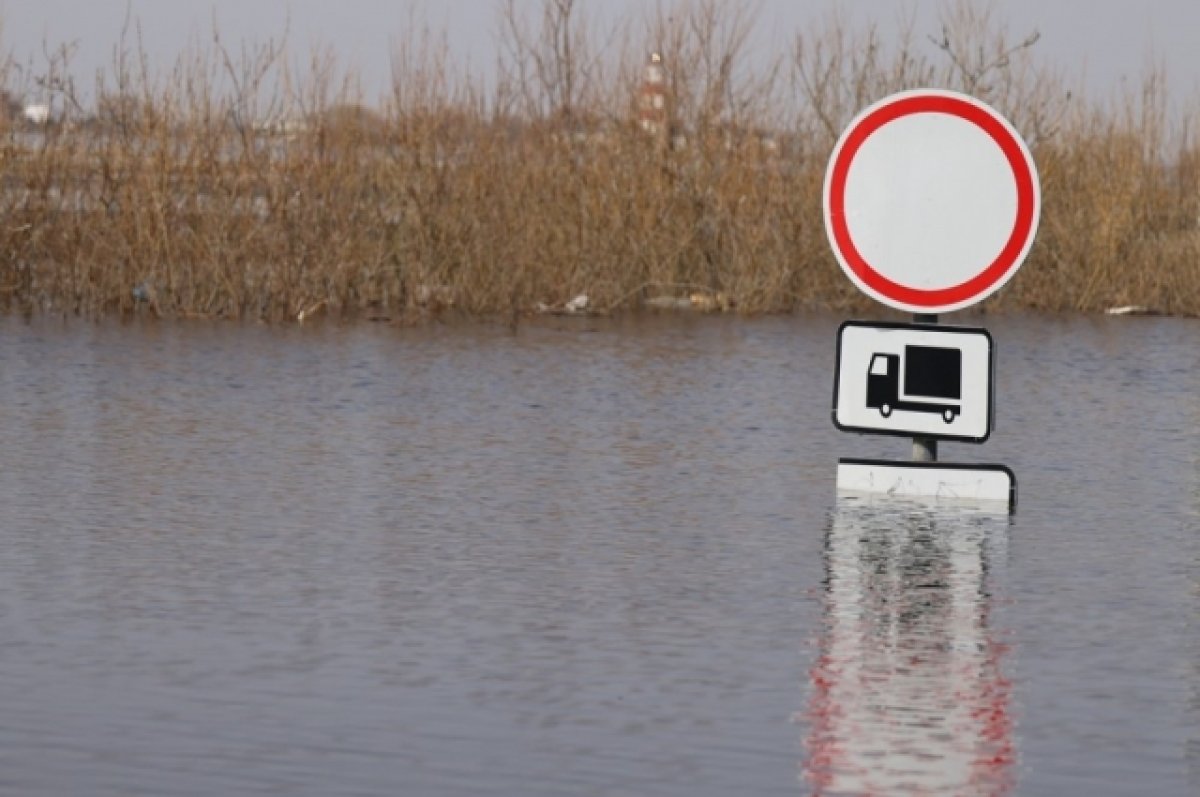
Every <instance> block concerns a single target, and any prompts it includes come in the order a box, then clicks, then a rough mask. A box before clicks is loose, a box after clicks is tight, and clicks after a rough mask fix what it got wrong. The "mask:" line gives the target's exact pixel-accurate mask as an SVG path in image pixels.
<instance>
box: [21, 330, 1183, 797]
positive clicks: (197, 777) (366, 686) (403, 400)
mask: <svg viewBox="0 0 1200 797" xmlns="http://www.w3.org/2000/svg"><path fill="white" fill-rule="evenodd" d="M841 320H842V319H840V318H836V317H832V316H811V317H808V316H798V317H786V318H768V319H759V320H750V319H739V318H725V317H720V318H710V317H677V316H670V317H667V316H659V317H646V318H639V319H625V320H610V319H593V318H564V319H552V320H547V321H544V322H537V323H530V324H524V325H522V326H521V327H520V328H518V329H517V330H516V331H515V332H513V331H512V330H509V329H508V328H506V327H503V326H491V325H487V324H469V325H468V324H462V325H436V324H434V325H428V326H422V327H418V328H410V329H398V328H394V327H384V326H374V325H353V326H339V325H336V324H332V323H326V324H322V325H318V326H312V327H303V328H301V327H265V326H254V325H239V324H233V323H229V324H212V325H209V324H165V323H164V324H154V323H147V324H142V323H136V324H124V325H122V324H92V323H87V322H82V321H71V322H68V323H62V322H57V321H47V320H43V321H37V322H35V323H31V324H27V323H23V322H21V321H19V320H13V319H9V320H7V321H4V322H0V454H2V459H0V794H4V795H10V794H11V795H43V794H44V795H75V794H79V795H141V794H146V795H232V794H239V795H241V794H288V795H689V796H691V797H695V796H697V795H733V794H753V795H803V794H812V793H820V794H857V793H873V794H887V793H899V794H906V793H925V794H1003V793H1013V794H1033V795H1043V794H1044V795H1071V794H1081V795H1106V794H1112V795H1128V794H1157V795H1189V794H1196V793H1200V641H1198V640H1200V373H1198V366H1200V322H1197V321H1189V320H1174V319H1162V318H1103V319H1094V318H1075V319H1056V318H1045V317H1037V316H1004V315H1002V316H995V317H993V316H987V317H969V316H964V317H963V318H961V319H958V318H948V319H946V320H947V321H954V322H957V323H968V324H983V325H985V326H986V327H987V328H988V329H989V331H990V332H991V334H992V336H993V338H994V340H995V345H996V348H997V387H996V403H997V425H996V428H995V431H994V432H993V434H992V437H991V439H990V440H989V441H988V442H987V443H986V444H984V445H982V446H973V445H966V444H943V445H942V450H941V456H942V458H943V459H946V460H954V461H986V462H999V463H1003V464H1005V465H1008V466H1009V467H1011V468H1012V469H1013V471H1014V472H1015V473H1016V476H1017V480H1018V484H1019V506H1018V508H1017V511H1016V513H1015V514H1014V515H1012V516H1011V517H1009V516H1007V515H1004V514H993V513H987V512H979V511H977V510H975V509H971V508H962V507H952V506H943V505H928V504H904V503H899V502H888V501H871V500H861V499H852V498H843V499H841V500H838V499H837V497H836V493H835V489H834V472H835V467H836V462H837V458H838V457H839V456H868V457H876V456H881V457H892V458H901V459H903V458H907V457H908V455H909V450H908V449H909V445H908V443H907V441H905V440H903V439H901V438H887V437H877V436H857V435H850V434H845V433H841V432H838V431H837V430H836V429H835V428H834V427H833V425H832V423H831V421H830V398H831V394H832V383H833V370H834V350H835V340H836V330H837V326H838V324H839V323H840V321H841Z"/></svg>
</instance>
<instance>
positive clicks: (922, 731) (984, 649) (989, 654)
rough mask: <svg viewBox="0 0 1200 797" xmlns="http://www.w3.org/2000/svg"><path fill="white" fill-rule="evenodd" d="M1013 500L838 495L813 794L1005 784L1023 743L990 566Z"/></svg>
mask: <svg viewBox="0 0 1200 797" xmlns="http://www.w3.org/2000/svg"><path fill="white" fill-rule="evenodd" d="M1009 522H1010V521H1009V518H1008V516H1007V514H1003V515H1001V514H987V513H982V512H977V511H973V510H971V509H969V508H962V507H954V508H938V507H933V506H921V505H918V504H904V503H900V502H897V501H896V500H894V499H892V500H888V501H887V502H883V501H877V502H872V501H871V500H854V499H851V498H848V497H846V496H842V497H841V498H839V502H838V505H837V507H836V508H835V510H834V512H833V517H832V522H831V524H830V529H829V533H828V535H827V537H826V545H825V565H826V580H825V622H824V627H823V631H822V635H821V639H820V642H819V645H820V649H819V651H818V655H817V658H816V661H815V663H814V665H813V668H812V671H811V672H810V674H809V680H810V683H809V702H808V706H807V710H806V713H805V715H804V716H803V718H802V719H803V720H805V724H806V725H807V727H808V728H809V731H808V735H807V738H806V739H805V760H804V764H803V776H804V778H805V780H806V781H807V782H808V783H809V785H810V786H811V787H812V790H813V792H814V793H815V794H899V793H906V794H913V793H917V794H965V793H969V794H999V793H1005V792H1008V791H1010V790H1011V789H1012V787H1013V778H1014V772H1013V770H1014V764H1015V760H1014V759H1015V757H1016V743H1015V740H1014V737H1013V722H1012V715H1011V707H1010V703H1011V691H1012V690H1011V685H1010V682H1009V680H1008V678H1007V677H1006V676H1005V673H1004V663H1005V659H1006V657H1007V655H1008V654H1009V652H1010V651H1009V650H1008V649H1007V647H1006V645H1004V644H1002V643H1000V642H999V641H997V638H996V637H997V633H996V631H995V629H993V628H992V627H991V607H992V603H993V596H992V594H991V593H990V585H989V583H988V582H989V572H990V571H991V570H992V569H993V568H994V567H995V565H996V564H998V563H1002V561H1003V558H1004V552H1005V545H1006V542H1007V533H1008V526H1009Z"/></svg>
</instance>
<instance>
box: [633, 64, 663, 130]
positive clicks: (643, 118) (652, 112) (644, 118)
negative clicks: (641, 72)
mask: <svg viewBox="0 0 1200 797" xmlns="http://www.w3.org/2000/svg"><path fill="white" fill-rule="evenodd" d="M638 124H640V125H641V126H642V129H643V130H645V131H646V132H647V133H649V134H650V135H652V136H664V135H666V132H667V75H666V72H665V71H664V70H663V65H662V56H661V55H659V54H658V53H651V54H650V60H649V61H648V62H647V63H646V75H645V77H644V79H643V80H642V90H641V93H640V95H639V96H638Z"/></svg>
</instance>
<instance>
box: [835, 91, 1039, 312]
mask: <svg viewBox="0 0 1200 797" xmlns="http://www.w3.org/2000/svg"><path fill="white" fill-rule="evenodd" d="M916 113H944V114H949V115H951V116H957V117H959V118H960V119H965V120H967V121H968V122H971V123H973V124H975V125H976V126H977V127H979V128H980V129H982V130H983V131H984V132H985V133H987V134H988V135H989V136H991V137H992V140H994V141H995V142H996V143H997V144H998V145H999V146H1000V149H1001V151H1003V152H1004V157H1005V158H1006V159H1007V160H1008V164H1009V166H1010V167H1011V168H1012V171H1013V176H1014V177H1015V178H1016V183H1017V218H1016V220H1015V222H1014V223H1013V229H1012V234H1010V235H1009V237H1008V242H1007V243H1005V245H1004V248H1003V249H1001V250H1000V254H999V255H997V256H996V259H995V260H993V261H992V263H991V265H989V266H988V267H987V268H985V269H984V270H983V271H981V272H979V273H978V274H976V275H975V276H974V277H971V278H970V279H968V280H967V281H965V282H962V283H960V284H958V285H953V286H951V287H949V288H937V289H935V290H925V289H922V288H912V287H909V286H907V285H901V284H900V283H898V282H894V281H893V280H890V279H888V278H887V277H885V276H883V275H882V274H880V273H879V272H878V271H876V270H875V269H874V268H872V267H871V264H870V263H868V262H867V261H866V259H865V258H864V257H863V256H862V253H860V252H859V251H858V248H857V247H856V246H855V245H854V241H853V240H852V239H851V238H850V230H849V228H848V227H847V226H846V211H845V201H846V178H847V175H848V174H849V172H850V162H851V161H852V160H853V159H854V156H855V154H857V152H858V150H859V148H860V147H861V146H862V145H863V143H864V142H865V141H866V140H867V139H868V138H869V137H870V136H871V134H873V133H874V132H875V131H876V130H878V129H879V128H881V127H883V126H884V125H886V124H887V123H889V122H893V121H895V120H896V119H899V118H900V117H902V116H909V115H911V114H916ZM1033 224H1034V182H1033V173H1032V171H1031V168H1030V165H1029V163H1028V161H1027V160H1026V155H1025V151H1024V149H1023V148H1022V146H1021V143H1020V142H1019V141H1018V140H1017V139H1016V138H1015V137H1014V136H1013V134H1012V132H1011V131H1009V129H1008V128H1007V127H1006V126H1005V124H1004V123H1003V122H1002V121H1000V120H999V119H997V118H996V117H995V116H993V115H992V114H991V113H989V112H988V111H987V110H986V109H985V108H983V107H980V106H978V105H975V104H973V103H970V102H967V101H966V100H963V99H960V98H958V97H953V96H946V95H942V94H930V95H918V96H915V97H904V98H901V99H898V100H897V101H895V102H892V103H888V104H887V105H883V106H881V107H880V108H877V109H876V110H875V111H873V112H871V113H869V114H867V115H866V116H865V117H863V118H862V119H861V120H860V121H859V123H858V124H857V125H856V126H855V127H854V128H853V129H852V130H851V131H849V133H848V135H847V136H846V138H845V140H844V141H843V142H842V147H841V149H840V150H839V151H838V154H837V157H836V160H835V161H834V163H833V165H832V172H831V179H830V184H829V225H830V228H831V231H832V234H833V238H834V241H835V242H836V243H837V247H838V251H839V252H840V253H841V255H842V258H843V261H844V262H845V264H846V265H847V266H849V267H850V269H851V270H852V271H853V272H854V273H855V274H856V275H857V276H858V278H859V279H860V280H862V281H863V283H864V284H865V285H867V286H868V287H870V288H871V289H872V290H874V291H876V292H878V293H879V294H881V295H882V296H885V297H887V298H889V299H892V300H893V301H896V302H902V303H904V304H907V305H910V306H918V307H923V308H933V307H943V306H953V305H961V304H963V303H964V302H965V303H970V302H971V301H972V300H973V299H977V298H979V297H981V296H983V295H986V293H987V291H988V290H989V289H990V288H992V287H993V286H994V285H996V284H997V283H998V282H999V281H1000V280H1002V279H1003V278H1004V276H1005V275H1006V274H1007V273H1008V272H1009V269H1011V268H1012V267H1013V266H1015V265H1017V263H1018V258H1019V257H1020V256H1021V252H1022V250H1024V248H1025V245H1026V243H1027V242H1028V237H1029V235H1030V232H1031V231H1032V229H1033Z"/></svg>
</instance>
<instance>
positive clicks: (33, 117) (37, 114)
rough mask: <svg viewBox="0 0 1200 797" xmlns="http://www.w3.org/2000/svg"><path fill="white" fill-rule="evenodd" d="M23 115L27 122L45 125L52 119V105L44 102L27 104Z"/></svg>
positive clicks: (22, 112)
mask: <svg viewBox="0 0 1200 797" xmlns="http://www.w3.org/2000/svg"><path fill="white" fill-rule="evenodd" d="M21 115H22V116H23V117H24V118H25V121H26V122H29V123H30V124H34V125H44V124H46V123H47V122H49V121H50V106H49V105H43V104H34V105H26V106H25V107H24V108H23V109H22V111H21Z"/></svg>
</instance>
